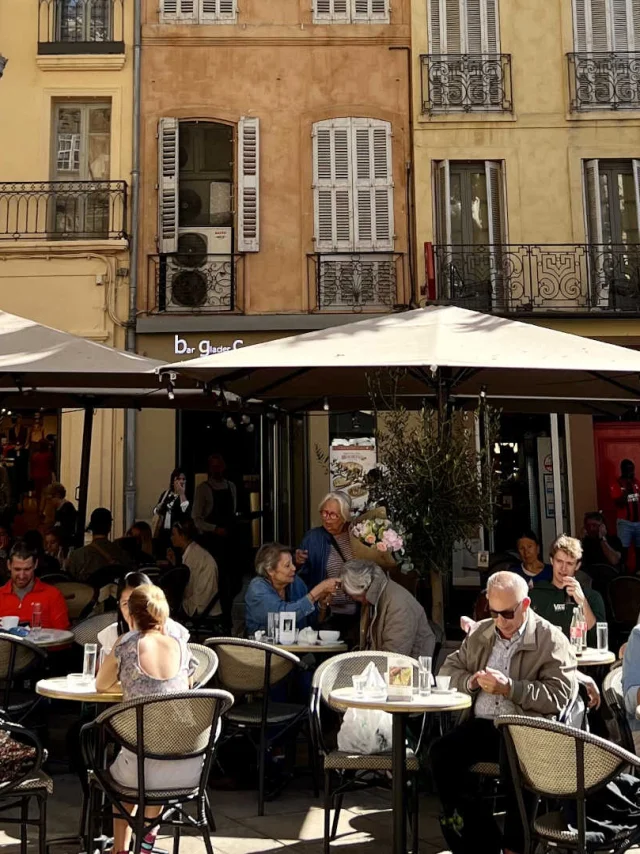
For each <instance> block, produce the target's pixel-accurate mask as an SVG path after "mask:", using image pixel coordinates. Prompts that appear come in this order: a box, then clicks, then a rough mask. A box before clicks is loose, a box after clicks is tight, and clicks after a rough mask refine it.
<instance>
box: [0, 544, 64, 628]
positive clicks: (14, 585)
mask: <svg viewBox="0 0 640 854" xmlns="http://www.w3.org/2000/svg"><path fill="white" fill-rule="evenodd" d="M37 565H38V556H37V553H36V552H35V551H34V550H33V549H31V548H29V546H28V545H27V544H25V543H24V542H23V541H22V540H17V541H16V542H15V543H14V545H13V548H12V549H11V552H10V553H9V562H8V564H7V567H8V569H9V573H10V575H11V579H10V580H9V581H8V582H7V583H6V584H5V585H4V586H3V587H0V617H18V618H19V619H20V622H21V623H29V624H31V609H32V607H33V605H34V603H36V602H38V603H39V604H40V606H41V609H42V628H43V629H68V628H69V613H68V611H67V603H66V602H65V601H64V596H63V595H62V593H61V592H60V591H59V590H58V588H57V587H53V586H52V585H51V584H45V583H44V582H42V581H40V579H39V578H36V567H37Z"/></svg>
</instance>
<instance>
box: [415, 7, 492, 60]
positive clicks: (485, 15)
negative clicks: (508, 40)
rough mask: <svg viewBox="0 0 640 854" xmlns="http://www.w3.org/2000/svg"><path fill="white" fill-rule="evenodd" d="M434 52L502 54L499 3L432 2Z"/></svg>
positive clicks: (431, 49)
mask: <svg viewBox="0 0 640 854" xmlns="http://www.w3.org/2000/svg"><path fill="white" fill-rule="evenodd" d="M429 51H430V52H431V53H436V54H437V53H444V54H447V53H499V52H500V21H499V11H498V0H430V4H429Z"/></svg>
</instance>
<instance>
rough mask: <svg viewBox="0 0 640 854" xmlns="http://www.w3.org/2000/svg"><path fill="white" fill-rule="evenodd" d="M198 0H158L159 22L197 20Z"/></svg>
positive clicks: (190, 22) (190, 21)
mask: <svg viewBox="0 0 640 854" xmlns="http://www.w3.org/2000/svg"><path fill="white" fill-rule="evenodd" d="M197 2H198V0H160V23H167V24H169V23H174V22H178V23H181V24H192V23H194V22H195V21H196V20H197V17H198V9H197V6H196V3H197Z"/></svg>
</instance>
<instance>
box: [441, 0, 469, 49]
mask: <svg viewBox="0 0 640 854" xmlns="http://www.w3.org/2000/svg"><path fill="white" fill-rule="evenodd" d="M441 3H442V4H443V5H444V10H443V14H442V19H443V20H442V23H443V24H444V32H443V33H442V42H441V44H442V53H464V52H465V48H464V46H463V42H462V22H463V15H464V14H465V10H466V5H467V4H466V0H441ZM441 26H442V25H441ZM441 32H442V30H441Z"/></svg>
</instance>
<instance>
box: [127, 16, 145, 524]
mask: <svg viewBox="0 0 640 854" xmlns="http://www.w3.org/2000/svg"><path fill="white" fill-rule="evenodd" d="M141 52H142V0H134V3H133V140H132V168H131V240H130V244H129V246H130V252H129V270H130V272H129V321H128V324H127V337H126V345H125V346H126V349H127V350H128V351H130V352H132V353H135V351H136V316H137V312H138V258H139V235H138V222H139V214H140V100H141V92H140V88H141V78H142V68H141ZM124 474H125V485H124V524H125V530H127V529H128V528H129V526H130V525H132V524H133V522H134V520H135V512H136V411H135V409H126V410H125V413H124Z"/></svg>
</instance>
